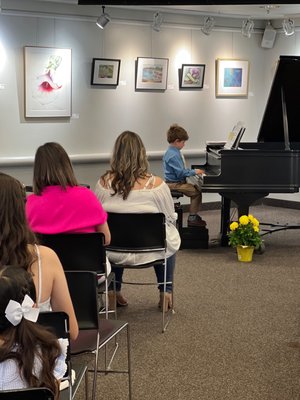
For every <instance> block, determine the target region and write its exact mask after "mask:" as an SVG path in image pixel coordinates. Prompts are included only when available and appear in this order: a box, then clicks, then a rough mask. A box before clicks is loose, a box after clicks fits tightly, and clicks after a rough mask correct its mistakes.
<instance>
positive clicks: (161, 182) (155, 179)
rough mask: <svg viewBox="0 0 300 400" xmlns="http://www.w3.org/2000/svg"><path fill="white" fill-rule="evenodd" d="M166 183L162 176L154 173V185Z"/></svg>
mask: <svg viewBox="0 0 300 400" xmlns="http://www.w3.org/2000/svg"><path fill="white" fill-rule="evenodd" d="M163 183H164V181H163V180H162V178H161V177H160V176H156V175H153V187H158V186H161V185H162V184H163Z"/></svg>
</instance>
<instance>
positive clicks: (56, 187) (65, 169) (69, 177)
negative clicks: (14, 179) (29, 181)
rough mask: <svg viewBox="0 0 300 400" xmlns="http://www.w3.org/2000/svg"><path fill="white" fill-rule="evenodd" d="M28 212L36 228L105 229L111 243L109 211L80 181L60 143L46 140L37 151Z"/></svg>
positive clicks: (54, 230) (47, 230) (56, 230)
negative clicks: (106, 210) (108, 222)
mask: <svg viewBox="0 0 300 400" xmlns="http://www.w3.org/2000/svg"><path fill="white" fill-rule="evenodd" d="M26 214H27V219H28V222H29V225H30V227H31V229H32V230H33V231H34V232H38V233H91V232H102V233H103V234H104V235H105V244H106V245H107V244H109V243H110V232H109V229H108V225H107V222H106V220H107V214H106V212H105V211H104V210H103V208H102V206H101V204H100V203H99V201H98V200H97V197H96V196H95V194H94V193H93V192H92V191H91V190H90V189H87V188H86V187H83V186H80V185H79V184H78V182H77V179H76V177H75V174H74V171H73V167H72V164H71V161H70V158H69V156H68V154H67V153H66V151H65V150H64V148H63V147H62V146H61V145H60V144H58V143H45V144H44V145H43V146H40V147H39V148H38V149H37V151H36V154H35V160H34V167H33V194H31V195H29V196H28V197H27V202H26Z"/></svg>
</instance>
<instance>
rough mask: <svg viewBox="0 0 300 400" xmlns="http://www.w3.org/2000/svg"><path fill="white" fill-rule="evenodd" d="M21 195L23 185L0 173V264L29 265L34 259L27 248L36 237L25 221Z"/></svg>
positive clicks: (23, 194) (24, 194)
mask: <svg viewBox="0 0 300 400" xmlns="http://www.w3.org/2000/svg"><path fill="white" fill-rule="evenodd" d="M25 197H26V193H25V189H24V187H23V185H22V184H21V183H20V182H19V181H18V180H17V179H15V178H13V177H12V176H9V175H6V174H3V173H1V172H0V267H1V266H3V265H16V266H22V267H26V268H30V266H31V265H32V263H33V262H34V260H35V257H34V256H33V255H32V253H31V252H30V250H29V248H28V244H34V243H36V238H35V236H34V234H33V232H32V231H31V229H30V228H29V226H28V223H27V219H26V214H25Z"/></svg>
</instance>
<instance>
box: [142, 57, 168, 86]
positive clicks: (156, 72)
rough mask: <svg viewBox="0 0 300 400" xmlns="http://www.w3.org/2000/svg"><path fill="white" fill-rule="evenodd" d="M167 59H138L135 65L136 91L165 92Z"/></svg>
mask: <svg viewBox="0 0 300 400" xmlns="http://www.w3.org/2000/svg"><path fill="white" fill-rule="evenodd" d="M168 66H169V59H168V58H151V57H138V58H137V63H136V80H135V88H136V90H166V89H167V79H168Z"/></svg>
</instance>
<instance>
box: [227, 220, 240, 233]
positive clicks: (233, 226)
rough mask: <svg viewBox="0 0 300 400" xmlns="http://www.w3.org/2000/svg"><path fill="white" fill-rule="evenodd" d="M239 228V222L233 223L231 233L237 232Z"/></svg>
mask: <svg viewBox="0 0 300 400" xmlns="http://www.w3.org/2000/svg"><path fill="white" fill-rule="evenodd" d="M238 227H239V224H238V223H237V222H232V223H231V224H230V226H229V228H230V230H231V231H235V230H236V229H237V228H238Z"/></svg>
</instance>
